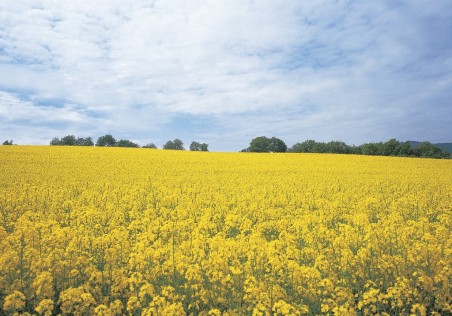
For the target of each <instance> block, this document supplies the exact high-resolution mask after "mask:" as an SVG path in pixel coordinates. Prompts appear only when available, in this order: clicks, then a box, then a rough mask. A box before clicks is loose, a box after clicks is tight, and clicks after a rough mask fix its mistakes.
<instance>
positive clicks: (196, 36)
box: [0, 0, 452, 151]
mask: <svg viewBox="0 0 452 316" xmlns="http://www.w3.org/2000/svg"><path fill="white" fill-rule="evenodd" d="M0 12H1V17H2V18H1V19H0V136H2V137H3V138H5V139H14V140H15V142H16V143H27V144H47V143H48V142H49V141H50V139H51V138H53V137H60V136H64V135H66V134H68V133H69V134H76V135H77V136H92V137H93V138H96V137H98V136H101V135H103V134H106V133H112V134H113V135H114V136H116V137H117V138H129V139H132V140H134V141H136V142H139V143H141V144H145V143H147V142H151V141H152V142H155V143H156V144H157V145H158V146H161V145H162V144H163V143H164V142H166V140H169V139H174V138H176V137H178V138H181V139H182V140H184V142H185V143H186V145H188V144H189V142H191V141H192V140H197V141H202V142H208V143H209V144H210V148H211V150H218V151H223V150H224V151H226V150H233V151H235V150H240V149H241V148H244V147H246V146H247V145H248V143H249V141H250V140H251V139H252V138H254V137H256V136H260V135H267V136H277V137H280V138H282V139H284V140H285V141H286V142H287V143H288V144H289V145H291V144H293V143H295V142H297V141H303V140H305V139H308V138H312V139H316V140H319V141H329V140H333V139H339V140H343V141H345V142H347V143H355V144H360V143H363V142H368V141H385V140H387V139H389V138H392V137H395V138H398V139H400V140H408V139H418V140H430V141H434V142H446V141H451V140H452V139H451V138H450V137H451V136H450V135H452V128H451V126H452V106H451V101H452V89H451V87H452V41H450V38H452V34H451V33H452V31H451V30H452V3H451V2H450V1H447V0H438V1H434V2H430V3H425V2H422V1H396V2H393V1H378V2H362V1H334V2H333V1H315V2H314V1H291V0H283V1H276V0H268V1H251V0H240V1H239V0H229V1H222V0H220V1H198V0H190V1H187V0H175V1H171V2H169V1H159V0H155V1H149V0H147V1H144V0H128V1H96V2H93V3H88V2H86V3H85V2H82V3H80V2H76V1H64V2H61V1H51V0H41V1H38V0H29V1H25V0H23V1H20V0H19V1H18V0H14V1H13V0H5V1H2V3H1V4H0Z"/></svg>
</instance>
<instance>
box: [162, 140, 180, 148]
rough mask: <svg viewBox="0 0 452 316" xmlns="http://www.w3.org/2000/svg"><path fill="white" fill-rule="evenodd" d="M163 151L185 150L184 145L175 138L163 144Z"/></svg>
mask: <svg viewBox="0 0 452 316" xmlns="http://www.w3.org/2000/svg"><path fill="white" fill-rule="evenodd" d="M163 149H170V150H185V148H184V143H183V142H182V141H181V140H180V139H178V138H176V139H175V140H173V141H171V140H169V141H167V142H166V143H165V145H163Z"/></svg>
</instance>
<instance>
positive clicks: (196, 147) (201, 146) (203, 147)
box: [190, 141, 209, 151]
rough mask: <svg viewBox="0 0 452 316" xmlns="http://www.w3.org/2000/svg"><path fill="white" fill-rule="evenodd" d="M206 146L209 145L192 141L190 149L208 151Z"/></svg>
mask: <svg viewBox="0 0 452 316" xmlns="http://www.w3.org/2000/svg"><path fill="white" fill-rule="evenodd" d="M208 147H209V145H208V144H206V143H198V142H195V141H193V142H192V143H191V144H190V150H191V151H209V149H208Z"/></svg>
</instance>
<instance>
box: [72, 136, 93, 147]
mask: <svg viewBox="0 0 452 316" xmlns="http://www.w3.org/2000/svg"><path fill="white" fill-rule="evenodd" d="M75 144H76V145H77V146H94V142H93V139H92V138H91V137H87V138H83V137H79V138H77V140H76V141H75Z"/></svg>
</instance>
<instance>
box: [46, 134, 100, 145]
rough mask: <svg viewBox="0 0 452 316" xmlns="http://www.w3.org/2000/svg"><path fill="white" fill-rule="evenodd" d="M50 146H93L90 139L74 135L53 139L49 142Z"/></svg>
mask: <svg viewBox="0 0 452 316" xmlns="http://www.w3.org/2000/svg"><path fill="white" fill-rule="evenodd" d="M50 145H52V146H94V143H93V140H92V139H91V137H86V138H84V137H78V138H76V137H75V136H74V135H66V136H64V137H63V138H61V139H60V138H58V137H55V138H53V139H52V140H51V141H50Z"/></svg>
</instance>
